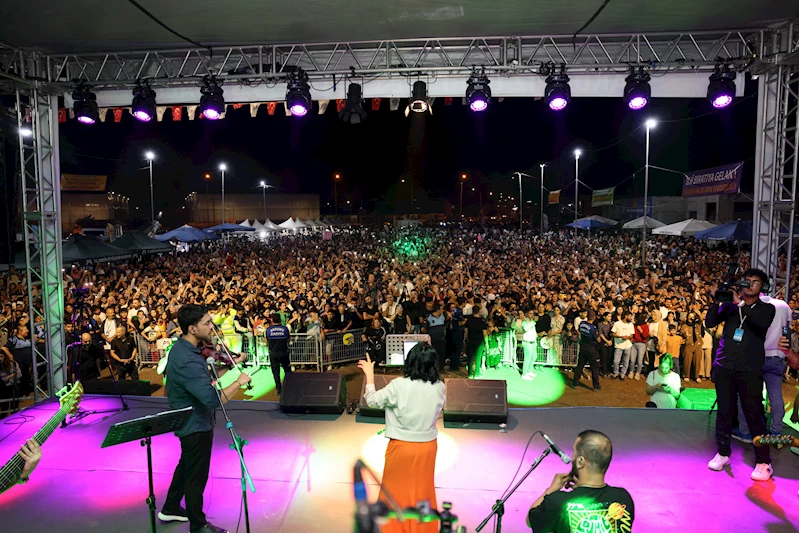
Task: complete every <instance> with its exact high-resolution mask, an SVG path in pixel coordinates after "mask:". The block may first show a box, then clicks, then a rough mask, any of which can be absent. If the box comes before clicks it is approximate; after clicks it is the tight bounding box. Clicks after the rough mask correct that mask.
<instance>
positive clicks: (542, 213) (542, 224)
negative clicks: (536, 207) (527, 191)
mask: <svg viewBox="0 0 799 533" xmlns="http://www.w3.org/2000/svg"><path fill="white" fill-rule="evenodd" d="M539 166H540V167H541V235H543V234H544V167H545V166H546V164H544V163H541V164H540V165H539Z"/></svg>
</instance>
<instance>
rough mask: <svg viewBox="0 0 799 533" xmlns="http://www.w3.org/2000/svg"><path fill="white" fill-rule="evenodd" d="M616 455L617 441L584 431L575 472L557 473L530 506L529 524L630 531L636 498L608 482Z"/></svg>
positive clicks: (538, 530)
mask: <svg viewBox="0 0 799 533" xmlns="http://www.w3.org/2000/svg"><path fill="white" fill-rule="evenodd" d="M544 438H545V439H546V441H547V443H548V444H549V445H550V447H551V448H552V449H553V450H554V451H555V452H556V453H557V454H558V455H561V454H562V455H561V460H563V462H566V460H567V459H568V456H566V454H565V453H563V451H562V450H560V448H558V447H557V445H555V444H554V443H553V442H552V441H551V440H549V437H547V436H546V435H545V436H544ZM564 456H566V457H565V459H564ZM612 458H613V444H612V443H611V442H610V439H609V438H608V436H607V435H605V434H604V433H600V432H599V431H594V430H591V429H589V430H586V431H583V432H582V433H580V434H579V435H578V436H577V440H575V441H574V449H573V451H572V469H571V472H569V473H568V474H556V475H555V478H554V479H553V480H552V484H551V485H550V486H549V488H548V489H547V490H546V492H544V494H542V495H541V496H540V497H539V498H538V499H537V500H536V501H535V503H533V505H532V506H531V507H530V511H529V512H528V513H527V526H528V527H530V528H532V530H533V532H534V533H550V532H554V533H569V532H570V531H594V530H597V531H599V530H602V531H614V532H618V533H630V531H632V526H633V520H634V519H635V504H634V503H633V499H632V497H631V496H630V493H629V492H627V491H626V490H625V489H623V488H621V487H611V486H610V485H608V484H606V483H605V473H606V472H607V470H608V467H609V466H610V461H611V459H612ZM568 489H571V490H568Z"/></svg>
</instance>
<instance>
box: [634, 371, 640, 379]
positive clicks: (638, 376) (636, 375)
mask: <svg viewBox="0 0 799 533" xmlns="http://www.w3.org/2000/svg"><path fill="white" fill-rule="evenodd" d="M635 381H641V374H639V373H638V372H636V373H635Z"/></svg>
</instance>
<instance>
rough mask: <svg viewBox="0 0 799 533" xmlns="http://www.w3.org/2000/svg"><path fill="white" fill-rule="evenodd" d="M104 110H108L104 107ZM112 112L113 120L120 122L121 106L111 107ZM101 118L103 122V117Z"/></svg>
mask: <svg viewBox="0 0 799 533" xmlns="http://www.w3.org/2000/svg"><path fill="white" fill-rule="evenodd" d="M106 111H108V110H107V109H106ZM113 112H114V122H120V121H121V120H122V108H121V107H115V108H114V109H113ZM102 120H103V122H105V119H104V118H103V119H102Z"/></svg>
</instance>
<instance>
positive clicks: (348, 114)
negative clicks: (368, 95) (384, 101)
mask: <svg viewBox="0 0 799 533" xmlns="http://www.w3.org/2000/svg"><path fill="white" fill-rule="evenodd" d="M338 118H340V119H342V120H343V121H344V122H347V123H349V124H360V123H361V121H363V120H366V110H365V109H364V108H363V92H362V89H361V84H359V83H350V86H349V87H348V88H347V102H346V103H345V104H344V109H342V110H341V111H339V113H338Z"/></svg>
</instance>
